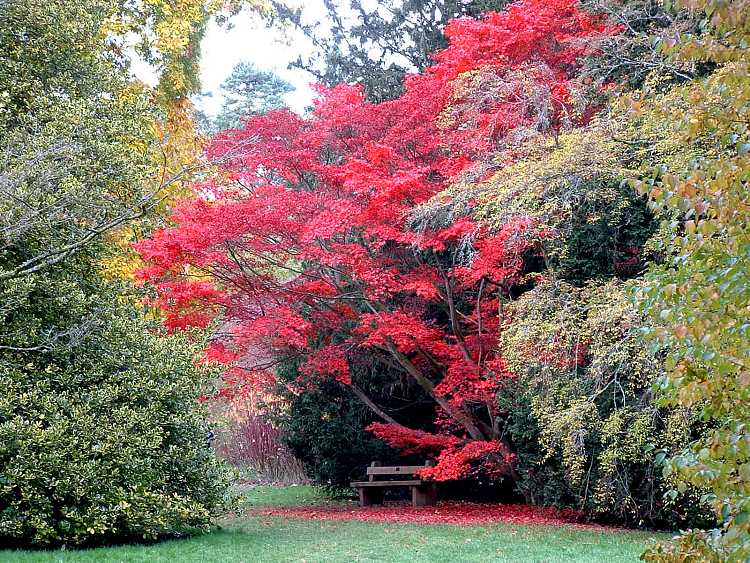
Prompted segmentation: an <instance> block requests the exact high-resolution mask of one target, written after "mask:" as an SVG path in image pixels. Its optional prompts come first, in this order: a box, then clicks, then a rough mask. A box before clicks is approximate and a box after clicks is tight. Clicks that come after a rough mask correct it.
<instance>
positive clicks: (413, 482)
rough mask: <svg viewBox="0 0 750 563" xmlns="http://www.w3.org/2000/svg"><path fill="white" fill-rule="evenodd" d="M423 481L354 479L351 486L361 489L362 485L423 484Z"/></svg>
mask: <svg viewBox="0 0 750 563" xmlns="http://www.w3.org/2000/svg"><path fill="white" fill-rule="evenodd" d="M422 484H423V481H422V480H420V479H414V480H410V481H353V482H352V483H349V485H350V486H351V487H354V488H357V489H359V488H360V487H405V486H414V485H422Z"/></svg>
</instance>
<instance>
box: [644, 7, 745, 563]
mask: <svg viewBox="0 0 750 563" xmlns="http://www.w3.org/2000/svg"><path fill="white" fill-rule="evenodd" d="M685 5H686V6H688V7H689V8H691V9H694V10H697V11H703V12H704V13H705V15H706V20H707V25H706V27H707V28H708V30H709V33H707V34H706V35H704V36H701V37H686V38H683V39H682V41H681V42H679V43H678V44H677V45H675V46H673V49H672V53H673V55H674V56H675V57H676V58H678V59H682V60H690V61H700V62H703V63H708V64H710V65H714V66H715V70H714V71H713V72H712V73H711V74H710V75H708V76H707V77H706V78H703V79H700V80H696V81H693V82H691V83H688V84H686V85H684V86H681V87H678V88H675V89H673V90H672V91H670V92H668V93H667V94H665V95H658V94H657V95H652V96H649V95H648V94H649V93H648V92H646V95H644V96H643V98H645V99H646V101H645V102H643V103H642V104H636V106H635V109H636V111H638V112H640V114H637V115H636V119H642V117H641V115H644V114H645V115H648V116H649V119H652V120H657V121H660V122H661V127H663V128H664V130H665V131H666V132H667V135H669V136H670V137H671V138H672V139H673V140H674V142H675V143H677V144H679V145H681V146H683V147H686V148H687V147H691V146H695V145H702V146H705V147H709V148H710V150H709V151H707V154H705V155H704V156H703V157H701V158H697V159H694V160H692V161H691V162H689V163H688V164H687V165H684V164H683V165H677V164H676V163H662V162H659V161H653V160H650V161H648V162H647V164H648V165H650V166H651V169H650V170H647V171H646V174H645V175H644V177H642V178H641V180H640V181H639V182H637V187H639V188H640V189H641V190H642V191H643V192H644V193H647V194H648V195H649V197H650V198H651V201H652V204H653V207H654V208H656V209H663V210H666V211H667V212H668V213H670V214H671V215H672V217H674V219H673V222H672V225H671V228H670V229H668V231H667V232H666V236H665V237H664V239H663V240H662V243H663V248H664V252H665V254H666V255H667V256H668V257H669V260H668V261H667V262H666V263H665V264H663V265H661V266H659V267H654V268H653V269H652V271H651V272H650V273H649V275H648V276H647V278H646V280H645V281H644V283H643V284H642V285H641V287H640V288H639V291H638V298H639V301H640V304H641V305H642V306H643V308H644V309H645V310H646V311H647V312H648V313H649V314H650V316H651V320H652V323H653V329H652V331H651V336H652V337H653V338H654V341H655V342H656V343H657V344H658V345H660V346H662V347H663V348H664V349H665V350H666V351H667V363H666V367H667V374H666V376H665V377H664V378H662V379H661V380H660V381H659V395H658V396H659V398H660V399H662V400H663V401H665V402H668V403H670V404H676V405H683V406H686V407H692V408H695V409H698V410H699V411H700V414H701V416H702V417H703V418H704V419H705V420H707V421H710V425H709V428H710V430H708V431H707V432H706V433H705V434H704V435H703V436H701V437H700V439H698V440H697V441H695V442H694V443H693V444H692V445H691V447H690V448H689V449H687V450H685V451H684V452H682V454H681V455H679V456H676V457H674V458H673V459H672V460H671V462H670V464H669V465H668V466H667V469H666V470H667V472H669V473H670V474H671V475H672V476H674V477H676V478H677V479H678V490H682V489H684V488H685V487H687V486H689V485H691V484H693V485H698V486H702V487H706V488H707V489H709V490H710V493H709V494H708V495H707V496H706V498H707V499H708V500H709V501H711V502H712V504H713V507H714V509H715V512H716V514H717V516H718V518H719V519H720V521H721V523H722V527H721V528H720V529H718V530H715V531H713V532H709V533H703V532H691V533H689V534H687V535H685V536H683V538H682V539H681V540H680V541H679V542H676V543H673V544H666V545H662V546H659V547H657V548H655V549H654V550H652V551H650V552H649V553H647V554H646V557H647V558H648V559H651V560H659V561H687V560H690V561H693V560H701V561H713V560H716V561H719V560H721V561H725V560H729V561H746V560H747V559H748V558H750V408H749V407H748V405H750V308H748V303H750V276H749V275H748V272H749V271H750V189H748V183H749V182H750V50H749V45H750V10H748V5H747V2H745V1H737V0H730V1H726V2H725V1H721V2H719V1H714V0H692V1H690V2H686V3H685Z"/></svg>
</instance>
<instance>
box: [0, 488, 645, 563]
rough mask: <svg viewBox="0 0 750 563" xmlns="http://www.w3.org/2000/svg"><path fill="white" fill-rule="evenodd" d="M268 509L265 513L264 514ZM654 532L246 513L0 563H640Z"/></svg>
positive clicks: (263, 499)
mask: <svg viewBox="0 0 750 563" xmlns="http://www.w3.org/2000/svg"><path fill="white" fill-rule="evenodd" d="M243 495H244V496H245V497H246V498H247V500H248V503H249V504H251V505H253V506H255V507H261V506H299V505H314V504H319V503H322V502H325V499H324V497H323V496H322V495H321V494H320V492H318V491H317V490H316V489H314V488H312V487H285V488H274V487H255V488H247V489H245V490H244V491H243ZM261 514H262V511H261ZM653 537H655V535H654V534H651V533H646V532H628V531H599V530H586V529H579V528H572V527H566V526H561V527H560V526H558V527H552V526H536V525H534V526H532V525H510V524H496V525H491V526H466V527H458V526H449V525H430V526H422V525H414V524H408V525H404V524H398V525H396V524H375V523H370V522H354V521H349V522H332V521H315V520H298V519H285V518H279V517H264V516H242V517H237V518H233V519H228V520H226V521H225V522H223V523H222V528H221V529H220V530H218V531H216V532H213V533H211V534H206V535H204V536H200V537H195V538H190V539H185V540H172V541H166V542H162V543H159V544H155V545H148V546H140V545H130V546H119V547H111V548H100V549H92V550H86V551H48V552H41V551H36V552H35V551H0V561H3V562H5V561H8V562H11V561H12V562H14V563H15V562H18V563H32V562H33V563H37V562H38V563H51V562H84V563H85V562H94V561H96V562H113V563H114V562H121V561H122V562H149V563H151V562H154V563H162V562H164V563H167V562H168V563H183V562H188V563H189V562H201V563H203V562H214V561H215V562H238V563H239V562H247V563H256V562H258V563H281V562H284V563H286V562H305V563H313V562H326V563H328V562H332V563H338V562H341V563H344V562H346V563H349V562H353V561H358V562H376V561H379V562H394V563H398V562H402V561H403V562H425V563H426V562H429V563H434V562H441V561H446V562H448V561H450V562H454V561H460V562H462V563H463V562H467V563H468V562H473V561H477V562H479V561H481V562H483V563H484V562H498V563H499V562H505V561H508V562H510V561H514V562H516V561H539V562H541V561H544V562H547V561H549V562H557V561H561V562H562V561H577V562H583V563H586V562H595V561H596V562H600V561H607V562H608V563H609V562H617V561H637V560H638V556H639V554H640V553H641V551H642V550H643V547H644V546H645V545H646V543H647V542H648V541H649V539H650V538H653Z"/></svg>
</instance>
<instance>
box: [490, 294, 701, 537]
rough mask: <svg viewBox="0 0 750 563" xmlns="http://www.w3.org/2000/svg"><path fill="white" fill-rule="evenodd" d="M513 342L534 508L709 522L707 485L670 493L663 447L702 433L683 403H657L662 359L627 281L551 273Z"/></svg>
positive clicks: (514, 309) (508, 391)
mask: <svg viewBox="0 0 750 563" xmlns="http://www.w3.org/2000/svg"><path fill="white" fill-rule="evenodd" d="M507 313H508V315H510V316H512V318H513V319H514V322H513V323H510V324H509V325H508V327H507V328H506V329H505V331H504V333H503V350H504V354H505V357H506V359H507V361H508V365H509V367H510V369H511V370H512V372H513V373H514V374H516V376H517V377H516V378H515V379H513V380H511V381H509V382H508V384H507V386H506V388H505V389H504V391H503V392H502V393H501V395H500V406H501V408H502V409H503V410H504V411H505V412H507V413H508V420H509V425H508V431H509V435H510V437H511V439H512V441H513V443H514V446H515V447H516V448H517V451H518V459H519V468H518V471H519V474H520V475H521V476H522V479H521V480H520V482H519V483H518V486H519V488H520V489H521V491H522V492H523V493H524V495H525V496H526V497H527V498H528V499H529V501H531V502H534V503H535V504H547V505H550V504H551V505H557V506H572V507H575V508H578V509H581V510H583V511H585V512H586V513H588V514H590V515H593V516H596V517H599V518H604V519H609V520H616V521H619V522H626V523H630V524H636V525H650V526H664V527H670V528H674V527H677V526H681V525H685V524H688V523H689V524H695V523H696V522H699V523H700V522H705V521H706V516H707V515H708V514H709V511H708V507H707V506H706V505H705V504H702V503H700V502H698V497H699V496H700V495H699V494H698V493H697V492H696V491H686V494H685V495H684V496H681V497H679V498H675V499H671V500H665V499H664V498H663V497H664V493H665V492H666V491H667V490H668V489H669V486H670V483H668V482H666V481H665V479H664V478H663V477H662V475H661V471H660V468H659V467H658V464H657V463H656V462H657V459H656V458H657V456H658V455H659V451H660V450H666V451H668V452H674V451H678V450H679V449H680V448H682V447H683V445H684V444H685V443H686V442H687V441H689V439H690V436H691V435H692V433H694V432H695V431H696V429H697V423H696V420H695V417H694V416H691V413H690V412H689V411H687V410H684V409H666V408H661V407H659V406H657V405H656V404H654V403H653V402H652V400H651V390H652V386H653V384H654V382H655V381H656V380H657V378H658V377H659V376H660V375H661V373H662V364H661V360H660V358H658V357H656V356H654V355H653V354H652V353H651V352H649V350H648V349H646V347H644V346H643V343H642V341H641V339H640V335H639V327H640V326H641V324H642V318H641V316H640V314H639V313H638V312H637V311H636V310H635V308H634V307H633V306H632V304H631V303H630V302H629V300H628V299H627V297H626V294H625V290H624V287H623V284H622V283H621V282H618V281H610V282H607V283H605V284H600V283H594V282H590V283H588V284H587V285H586V286H584V287H583V288H576V287H574V286H572V285H570V284H568V283H566V282H562V281H559V280H554V279H551V280H548V281H546V282H544V283H542V284H540V285H539V286H537V287H536V288H534V289H533V290H531V291H529V292H527V293H525V294H524V295H523V296H522V297H521V298H520V299H518V300H516V301H515V302H513V303H512V304H511V305H510V306H509V307H508V312H507Z"/></svg>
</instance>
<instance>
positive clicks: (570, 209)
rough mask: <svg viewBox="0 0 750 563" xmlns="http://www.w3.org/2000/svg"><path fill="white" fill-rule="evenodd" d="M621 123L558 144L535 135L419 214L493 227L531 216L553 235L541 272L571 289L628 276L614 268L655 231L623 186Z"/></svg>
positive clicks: (595, 126)
mask: <svg viewBox="0 0 750 563" xmlns="http://www.w3.org/2000/svg"><path fill="white" fill-rule="evenodd" d="M618 123H619V122H618V121H617V120H616V119H615V118H610V117H603V118H602V119H600V120H597V121H595V122H594V123H592V124H591V125H589V126H588V127H584V128H579V129H575V130H572V131H570V132H568V133H565V134H561V135H560V136H559V137H558V139H557V141H555V140H553V139H551V138H550V137H548V136H545V135H535V136H533V137H531V138H529V139H527V140H526V142H525V143H524V144H523V145H521V146H519V147H515V148H513V149H512V150H511V151H510V152H511V154H510V156H509V155H508V153H507V152H503V153H500V154H499V155H498V156H497V157H496V158H495V160H494V162H492V163H490V164H488V165H486V167H485V170H491V169H495V170H496V171H495V172H494V173H492V174H491V175H490V176H489V178H488V179H487V180H484V181H476V180H475V179H473V178H469V179H467V181H465V182H464V183H463V184H458V185H456V186H453V187H452V188H451V190H449V191H448V192H447V193H446V194H441V196H440V197H438V198H435V200H433V201H432V202H430V203H429V204H428V205H427V206H425V208H424V210H423V213H425V214H429V213H432V214H433V215H440V214H441V213H442V214H444V215H446V216H449V217H450V216H451V215H456V214H460V213H467V212H469V211H470V212H471V213H473V215H474V216H475V217H477V218H478V219H479V220H481V221H482V222H483V223H485V224H486V225H489V226H490V227H491V228H497V227H499V226H501V225H502V224H504V223H505V222H507V221H508V220H509V219H511V218H512V217H518V216H530V217H534V218H536V219H538V220H539V222H540V228H546V229H548V230H549V231H550V233H551V236H550V237H548V238H546V239H544V243H543V258H544V261H545V264H544V266H545V267H546V268H551V269H553V270H555V271H557V275H558V276H559V277H562V278H564V279H568V280H571V281H574V282H575V283H583V282H585V281H586V280H587V279H592V278H606V277H611V276H613V275H620V276H621V277H629V276H630V275H632V274H633V273H634V272H633V271H627V272H626V271H621V270H619V269H618V264H619V263H622V262H624V261H626V260H627V259H628V258H631V257H632V256H633V254H632V253H633V252H634V250H633V249H637V248H640V247H641V246H642V245H643V243H644V242H645V241H646V240H647V239H648V238H649V237H650V236H651V234H652V232H653V228H654V225H653V222H652V219H651V216H650V214H649V212H648V210H647V208H646V205H645V203H644V201H642V200H641V199H640V198H639V197H637V195H636V194H634V193H633V192H632V190H631V189H630V188H629V187H628V186H625V185H623V183H622V179H623V178H624V177H625V176H626V175H627V173H628V170H627V169H626V168H623V166H626V165H627V163H628V159H629V154H630V151H631V144H630V143H631V141H630V140H629V137H630V136H631V132H630V131H626V130H624V128H623V127H622V126H621V125H619V124H618ZM629 253H630V254H629ZM636 266H637V264H636Z"/></svg>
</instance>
